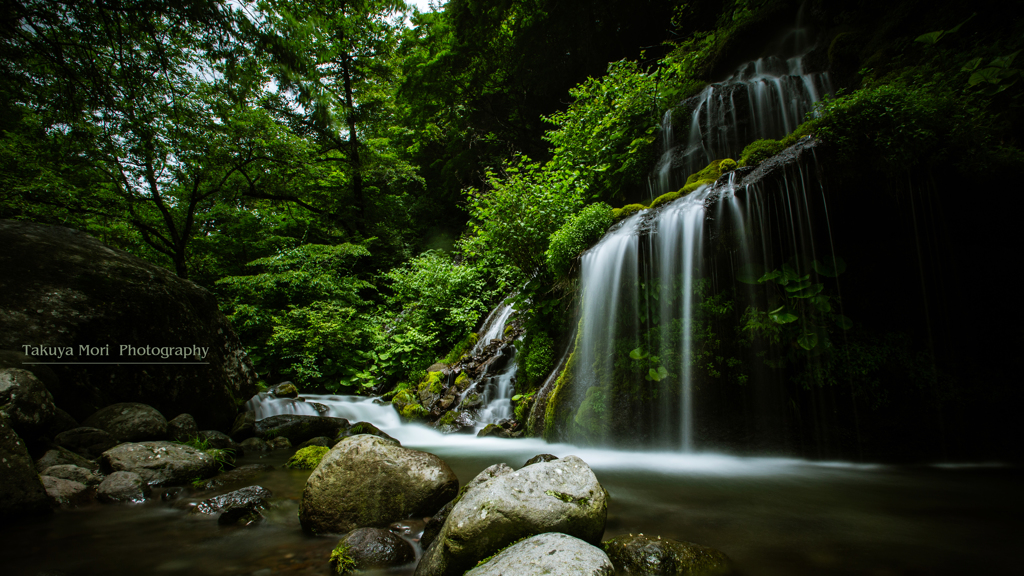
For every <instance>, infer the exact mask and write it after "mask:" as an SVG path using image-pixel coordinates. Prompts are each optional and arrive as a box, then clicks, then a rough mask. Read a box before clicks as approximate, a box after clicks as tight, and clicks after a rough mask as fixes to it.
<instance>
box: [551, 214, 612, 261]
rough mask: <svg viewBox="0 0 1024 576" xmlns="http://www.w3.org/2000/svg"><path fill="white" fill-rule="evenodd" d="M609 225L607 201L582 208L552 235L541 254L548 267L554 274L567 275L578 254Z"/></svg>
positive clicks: (598, 237) (610, 215)
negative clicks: (546, 247) (545, 249)
mask: <svg viewBox="0 0 1024 576" xmlns="http://www.w3.org/2000/svg"><path fill="white" fill-rule="evenodd" d="M611 225H612V210H611V207H610V206H608V205H607V204H605V203H603V202H599V203H596V204H591V205H590V206H587V207H586V208H584V209H583V210H582V211H581V212H580V213H579V214H577V215H576V216H573V217H572V218H571V219H569V220H568V221H567V222H566V223H565V224H564V225H563V226H562V227H561V228H559V229H558V231H557V232H555V233H554V234H552V235H551V241H550V244H549V247H548V249H547V251H546V252H545V254H544V257H545V258H546V260H547V264H548V269H549V270H551V273H552V274H554V275H555V276H556V277H559V276H568V275H570V274H571V273H572V272H573V268H574V266H575V264H576V261H577V260H578V259H579V256H580V254H582V253H583V251H584V250H586V249H587V248H589V247H590V246H592V245H593V244H594V243H595V242H597V241H598V240H600V239H601V236H603V235H604V233H605V232H606V231H607V230H608V227H609V226H611Z"/></svg>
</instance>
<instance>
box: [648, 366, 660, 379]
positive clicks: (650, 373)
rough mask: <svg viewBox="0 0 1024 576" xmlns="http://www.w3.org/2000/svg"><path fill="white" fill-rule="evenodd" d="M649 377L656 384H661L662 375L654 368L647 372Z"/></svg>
mask: <svg viewBox="0 0 1024 576" xmlns="http://www.w3.org/2000/svg"><path fill="white" fill-rule="evenodd" d="M647 376H648V377H650V379H651V380H654V381H655V382H661V373H660V372H658V371H657V370H655V369H654V368H651V369H650V370H648V371H647Z"/></svg>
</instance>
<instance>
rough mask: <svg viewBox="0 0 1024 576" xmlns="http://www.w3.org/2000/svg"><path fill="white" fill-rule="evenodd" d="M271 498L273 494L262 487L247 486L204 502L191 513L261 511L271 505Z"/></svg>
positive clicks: (209, 513) (210, 513)
mask: <svg viewBox="0 0 1024 576" xmlns="http://www.w3.org/2000/svg"><path fill="white" fill-rule="evenodd" d="M271 496H273V493H272V492H270V491H269V490H267V489H266V488H263V487H262V486H247V487H245V488H242V489H239V490H236V491H234V492H228V493H227V494H221V495H220V496H214V497H213V498H208V499H206V500H203V501H202V502H200V503H198V504H196V507H194V508H193V509H191V513H201V515H219V513H221V512H223V511H225V510H227V509H230V508H239V509H246V510H250V511H259V510H262V509H264V508H266V507H267V506H268V505H269V503H270V497H271Z"/></svg>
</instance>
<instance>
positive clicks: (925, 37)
mask: <svg viewBox="0 0 1024 576" xmlns="http://www.w3.org/2000/svg"><path fill="white" fill-rule="evenodd" d="M977 15H978V13H977V12H975V13H974V14H971V15H970V16H968V17H967V20H964V21H963V22H961V23H959V24H957V25H956V26H954V27H952V28H950V29H949V30H936V31H934V32H928V33H926V34H922V35H920V36H918V37H917V38H915V39H914V41H915V42H920V43H922V44H924V45H925V46H927V47H929V48H931V47H932V46H933V45H935V43H936V42H938V41H939V40H941V39H942V38H943V37H944V36H946V35H947V34H953V33H955V32H957V31H959V30H960V27H961V26H963V25H964V24H967V23H968V22H970V21H971V19H973V18H974V17H975V16H977Z"/></svg>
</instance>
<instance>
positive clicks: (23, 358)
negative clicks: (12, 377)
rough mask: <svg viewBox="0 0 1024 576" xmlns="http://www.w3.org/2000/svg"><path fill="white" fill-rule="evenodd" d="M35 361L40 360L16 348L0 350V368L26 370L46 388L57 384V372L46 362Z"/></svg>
mask: <svg viewBox="0 0 1024 576" xmlns="http://www.w3.org/2000/svg"><path fill="white" fill-rule="evenodd" d="M19 348H20V346H19ZM37 362H40V360H39V359H38V358H35V357H33V356H29V355H27V354H25V353H23V352H18V351H17V350H0V368H20V369H22V370H28V371H29V372H31V373H32V374H33V375H34V376H35V377H36V378H38V379H39V381H40V382H42V383H43V385H44V386H46V389H47V390H50V389H52V388H54V387H55V386H57V385H58V384H57V374H55V373H54V372H53V370H52V369H51V368H50V367H49V366H47V365H46V364H37Z"/></svg>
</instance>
